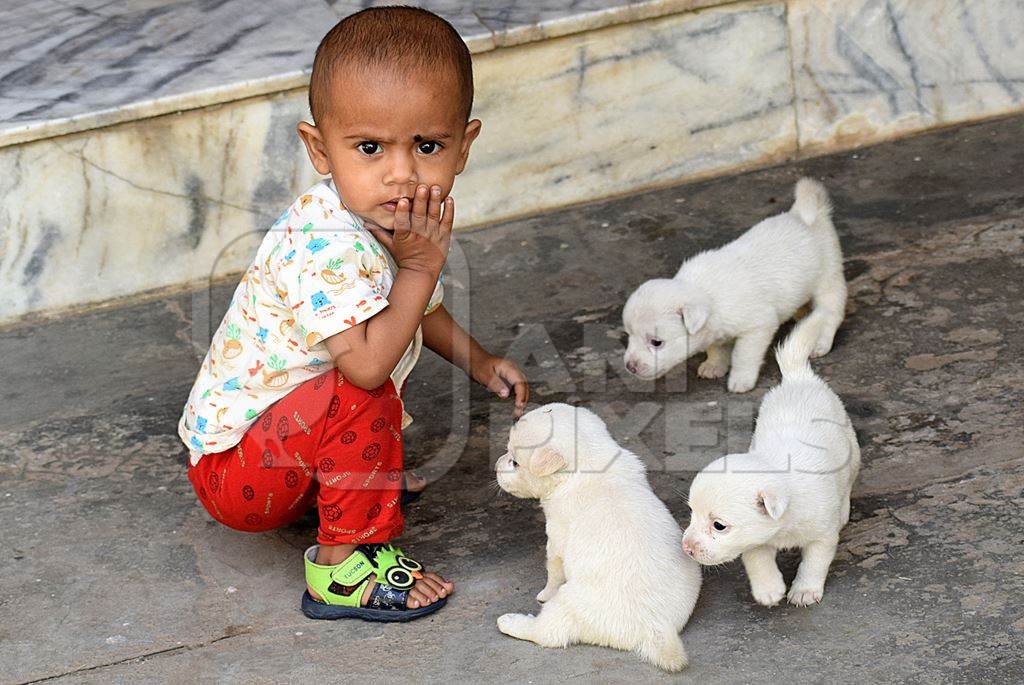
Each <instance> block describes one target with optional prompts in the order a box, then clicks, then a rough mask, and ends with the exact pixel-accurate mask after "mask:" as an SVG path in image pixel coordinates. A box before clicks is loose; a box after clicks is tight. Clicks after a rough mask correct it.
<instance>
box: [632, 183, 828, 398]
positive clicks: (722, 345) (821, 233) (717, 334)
mask: <svg viewBox="0 0 1024 685" xmlns="http://www.w3.org/2000/svg"><path fill="white" fill-rule="evenodd" d="M831 215H832V206H831V204H830V202H829V199H828V194H827V193H826V192H825V188H824V187H823V186H822V185H821V184H820V183H818V182H817V181H813V180H811V179H809V178H804V179H801V180H800V181H798V182H797V184H796V201H795V202H794V203H793V207H792V209H790V210H789V211H788V212H786V213H785V214H779V215H778V216H773V217H771V218H769V219H765V220H764V221H762V222H760V223H759V224H757V225H756V226H754V227H753V228H751V229H750V230H749V231H747V232H746V233H744V234H743V235H741V236H740V237H739V238H737V239H736V240H734V241H732V242H731V243H729V244H727V245H724V246H722V247H720V248H718V249H717V250H709V251H707V252H702V253H700V254H698V255H696V256H694V257H692V258H691V259H688V260H687V261H686V262H684V263H683V265H682V267H681V268H680V269H679V272H678V273H677V274H676V275H675V277H674V278H671V279H668V278H661V279H655V280H652V281H647V282H646V283H644V284H643V285H641V286H640V287H639V288H638V289H637V290H636V291H635V292H634V293H633V294H632V295H631V296H630V297H629V300H628V301H627V302H626V307H625V309H624V310H623V312H622V319H623V323H624V325H625V329H626V333H628V334H629V344H628V346H627V348H626V353H625V358H624V361H625V364H626V368H627V369H629V370H630V371H631V372H633V373H635V374H636V375H637V376H639V377H641V378H644V379H648V380H649V379H653V378H658V377H659V376H662V375H664V374H665V373H667V372H668V371H669V370H671V369H672V368H673V367H675V366H676V365H678V364H680V363H681V362H684V361H686V359H688V358H689V357H691V356H693V355H695V354H697V353H698V352H703V351H707V359H706V360H705V361H704V362H703V363H702V364H701V365H700V367H699V368H698V369H697V375H699V376H701V377H702V378H720V377H721V376H724V375H725V373H726V371H729V367H730V366H732V371H731V372H730V373H729V381H728V384H727V385H728V388H729V390H730V392H746V391H748V390H750V389H752V388H753V387H754V386H755V385H756V384H757V376H758V373H759V371H760V368H761V363H762V362H763V361H764V355H765V352H766V351H767V350H768V347H769V345H771V342H772V338H773V337H775V332H776V331H777V330H778V328H779V326H780V325H781V324H782V323H784V322H785V321H787V320H789V319H790V318H792V317H793V315H794V314H795V313H796V311H797V310H798V309H799V308H800V307H801V306H802V305H804V304H806V303H807V302H808V301H811V300H813V302H814V311H815V312H818V313H820V314H821V316H822V321H823V325H822V328H821V333H820V336H819V338H818V340H816V341H815V344H814V347H813V349H812V353H811V356H814V357H819V356H821V355H823V354H826V353H827V352H828V351H829V350H830V349H832V339H833V337H834V336H835V332H836V329H837V328H839V324H840V323H842V320H843V315H844V313H845V308H846V281H845V280H844V279H843V255H842V251H841V249H840V247H839V237H838V236H837V235H836V230H835V227H834V226H833V225H832V219H831ZM652 341H661V345H660V346H656V343H652Z"/></svg>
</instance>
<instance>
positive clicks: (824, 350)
mask: <svg viewBox="0 0 1024 685" xmlns="http://www.w3.org/2000/svg"><path fill="white" fill-rule="evenodd" d="M831 349H832V337H831V336H829V337H827V338H818V342H816V343H814V347H813V348H811V359H817V358H818V357H824V356H825V355H826V354H828V353H829V351H830V350H831Z"/></svg>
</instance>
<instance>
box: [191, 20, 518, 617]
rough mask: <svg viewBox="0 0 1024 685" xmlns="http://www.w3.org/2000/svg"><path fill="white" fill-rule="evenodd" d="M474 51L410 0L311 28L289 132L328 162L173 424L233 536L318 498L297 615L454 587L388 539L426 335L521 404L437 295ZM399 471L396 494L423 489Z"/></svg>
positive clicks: (235, 309)
mask: <svg viewBox="0 0 1024 685" xmlns="http://www.w3.org/2000/svg"><path fill="white" fill-rule="evenodd" d="M472 102H473V74H472V63H471V60H470V55H469V50H468V49H467V48H466V45H465V43H464V42H463V41H462V39H461V38H460V37H459V35H458V33H457V32H456V31H455V29H453V28H452V27H451V25H449V24H448V23H447V22H445V21H444V20H443V19H441V18H440V17H437V16H436V15H434V14H431V13H430V12H427V11H425V10H421V9H416V8H412V7H382V8H372V9H367V10H364V11H362V12H359V13H357V14H354V15H352V16H350V17H348V18H346V19H344V20H343V21H341V22H340V23H339V24H338V25H337V26H335V27H334V28H333V29H331V31H330V32H329V33H328V34H327V35H326V36H325V37H324V39H323V41H321V43H320V46H319V47H318V49H317V52H316V58H315V61H314V63H313V73H312V77H311V80H310V88H309V104H310V110H311V112H312V115H313V121H314V122H315V123H314V124H312V125H311V124H308V123H305V122H303V123H300V124H299V125H298V132H299V135H300V136H301V138H302V141H303V143H305V146H306V150H307V152H308V153H309V159H310V161H311V162H312V163H313V166H314V167H315V168H316V170H317V171H318V172H319V173H320V174H323V175H329V176H330V178H329V179H328V180H325V181H322V182H320V183H317V184H316V185H315V186H313V187H312V188H310V189H309V190H308V191H306V192H305V193H303V194H302V195H301V196H300V197H299V198H298V199H297V200H296V201H295V202H294V203H293V204H292V206H291V207H289V208H288V210H287V211H286V212H285V213H284V214H282V215H281V217H280V218H279V219H278V220H277V221H276V222H275V223H274V226H273V227H272V229H271V230H270V231H269V232H268V233H267V235H266V237H265V238H264V239H263V242H262V244H261V245H260V248H259V250H258V252H257V254H256V258H255V259H254V260H253V263H252V265H251V266H250V267H249V269H248V270H247V272H246V274H245V276H244V277H243V278H242V281H241V283H239V285H238V288H237V289H236V290H235V294H234V297H233V299H232V301H231V304H230V306H229V307H228V311H227V313H226V314H225V315H224V320H223V321H222V322H221V325H220V327H219V328H218V330H217V332H216V334H215V335H214V338H213V341H212V343H211V346H210V351H209V352H208V353H207V355H206V358H205V359H204V361H203V364H202V367H201V368H200V370H199V374H198V376H197V378H196V381H195V385H194V386H193V388H192V392H191V394H190V396H189V399H188V404H187V405H186V407H185V411H184V413H183V415H182V417H181V421H180V423H179V427H178V432H179V434H180V435H181V437H182V439H183V440H184V441H185V443H186V445H188V447H189V450H190V453H191V460H190V461H191V464H190V467H189V480H190V481H191V482H192V484H193V486H194V487H195V489H196V492H197V493H198V495H199V499H200V501H201V502H202V503H203V506H205V507H206V510H207V511H208V512H209V513H210V515H211V516H212V517H213V518H215V519H216V520H218V521H220V522H221V523H224V524H225V525H228V526H230V527H231V528H235V529H237V530H244V531H266V530H271V529H273V528H278V527H281V526H284V525H287V524H288V523H290V522H292V521H294V520H296V519H297V518H298V517H299V516H301V515H302V514H303V513H304V512H305V511H306V510H307V509H309V508H310V507H311V506H312V505H313V504H314V503H315V504H316V506H317V508H318V511H319V515H320V527H319V531H318V535H317V542H318V543H319V544H318V545H314V546H312V547H310V548H309V549H308V550H307V551H306V554H305V564H306V584H307V591H306V592H305V593H304V594H303V598H302V609H303V612H304V613H305V614H306V615H307V616H309V617H311V618H342V617H357V618H363V619H367V620H378V621H404V620H410V619H412V618H417V617H419V616H422V615H425V614H428V613H432V612H433V611H436V610H437V609H438V608H440V607H441V606H442V605H443V604H444V603H445V602H446V598H447V596H448V595H449V594H451V592H452V591H453V589H454V586H453V584H452V583H450V582H449V581H447V580H445V579H444V578H442V577H441V576H439V575H437V574H435V573H425V572H423V571H422V566H421V565H420V564H419V563H418V562H416V561H414V560H413V559H411V558H409V557H406V556H404V554H403V553H402V551H401V550H400V549H398V548H397V547H395V546H393V545H391V544H390V543H389V541H390V540H392V539H393V538H395V537H396V536H398V535H399V534H401V532H402V526H403V519H402V509H401V498H402V492H403V482H406V478H405V474H404V470H403V461H402V429H403V428H405V426H406V425H407V423H408V421H410V420H411V419H409V418H408V415H407V414H405V412H404V410H403V405H402V400H401V396H400V393H401V392H402V390H403V387H404V383H405V380H406V378H407V377H408V375H409V372H410V371H411V370H412V368H413V366H414V365H415V363H416V360H417V358H418V356H419V354H420V349H421V347H422V345H426V346H427V347H429V348H430V349H432V350H433V351H434V352H436V353H438V354H439V355H441V356H442V357H444V358H445V359H447V360H448V361H449V362H451V363H452V364H455V365H457V366H459V367H460V368H461V369H463V370H464V371H465V372H466V373H467V374H468V375H470V376H471V377H472V378H473V379H474V380H476V381H477V382H479V383H481V384H483V385H485V386H487V387H488V388H489V389H491V390H492V391H494V392H495V393H497V394H498V395H499V396H500V397H502V398H507V397H510V396H514V398H515V412H516V414H517V415H519V414H521V413H522V410H523V408H524V407H525V405H526V402H527V400H528V396H529V388H528V385H527V382H526V378H525V376H524V375H523V373H522V371H521V370H520V369H519V367H517V366H516V364H515V363H514V362H512V361H509V360H507V359H502V358H498V357H495V356H493V355H491V354H489V353H488V352H486V351H485V350H484V349H483V348H482V347H481V346H480V345H479V344H478V343H477V342H476V341H475V340H474V339H473V338H472V337H470V336H469V335H468V334H467V333H466V332H465V331H464V330H463V329H462V328H461V327H459V325H458V324H457V323H455V322H454V321H453V320H452V318H451V316H450V315H449V314H448V312H447V311H446V310H445V308H444V306H443V305H442V304H441V300H442V295H443V290H442V287H441V284H440V282H439V278H440V273H441V268H442V267H443V265H444V263H445V259H446V257H447V254H448V247H449V243H450V240H451V230H452V222H453V218H454V212H455V203H454V200H453V199H452V198H451V197H450V196H449V194H448V193H449V192H450V190H451V188H452V184H453V183H454V181H455V176H456V175H457V174H459V173H461V172H462V170H463V168H464V167H465V165H466V159H467V158H468V155H469V149H470V146H471V145H472V143H473V141H474V140H475V139H476V137H477V135H478V134H479V132H480V121H479V120H476V119H474V120H470V119H469V114H470V110H471V108H472ZM423 485H424V483H423V482H422V481H414V480H413V479H411V478H410V479H409V481H408V484H407V486H406V487H407V488H408V489H409V490H410V491H412V490H418V489H422V487H423Z"/></svg>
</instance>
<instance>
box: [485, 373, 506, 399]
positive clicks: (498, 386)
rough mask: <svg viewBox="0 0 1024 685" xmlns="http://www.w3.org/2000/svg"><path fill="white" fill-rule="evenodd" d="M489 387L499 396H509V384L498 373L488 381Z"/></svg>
mask: <svg viewBox="0 0 1024 685" xmlns="http://www.w3.org/2000/svg"><path fill="white" fill-rule="evenodd" d="M487 389H488V390H490V391H491V392H493V393H494V394H495V395H497V396H498V397H501V398H505V397H508V384H507V383H505V380H504V379H503V378H502V377H501V376H499V375H498V374H494V375H493V376H491V380H489V381H487Z"/></svg>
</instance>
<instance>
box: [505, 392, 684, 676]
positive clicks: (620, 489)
mask: <svg viewBox="0 0 1024 685" xmlns="http://www.w3.org/2000/svg"><path fill="white" fill-rule="evenodd" d="M495 469H496V471H497V477H498V484H499V485H500V486H501V488H502V489H503V490H505V491H506V492H509V493H511V494H513V495H515V496H516V497H528V498H538V499H540V503H541V507H542V508H543V510H544V515H545V517H546V521H547V524H546V530H547V536H548V543H547V574H548V580H547V585H545V587H544V589H543V590H541V591H540V594H538V595H537V600H538V601H540V602H544V603H545V604H544V606H543V608H542V609H541V611H540V613H539V614H538V615H537V616H533V615H526V614H505V615H504V616H502V617H501V618H499V619H498V629H499V630H501V632H503V633H505V634H506V635H511V636H512V637H516V638H519V639H521V640H530V641H532V642H536V643H537V644H539V645H542V646H544V647H565V646H567V645H570V644H573V643H585V644H594V645H601V646H605V647H613V648H615V649H623V650H630V651H635V652H637V653H638V654H639V655H640V656H641V657H642V658H644V659H646V660H647V661H650V662H652V663H654V664H655V665H657V666H659V667H660V668H663V669H665V670H666V671H678V670H680V669H682V668H684V667H685V666H686V664H687V656H686V651H685V649H684V648H683V643H682V640H680V638H679V631H680V630H682V628H683V626H684V625H686V621H687V620H688V619H689V618H690V613H691V612H692V611H693V606H694V604H695V603H696V601H697V595H698V594H699V592H700V581H701V577H700V567H699V566H698V565H697V564H696V563H694V562H693V561H692V560H691V559H687V558H686V557H685V556H684V555H683V553H682V547H681V543H682V532H681V531H680V530H679V526H678V525H677V524H676V522H675V520H674V519H673V518H672V516H671V514H670V513H669V511H668V508H667V507H666V506H665V504H664V503H663V502H662V501H661V500H660V499H658V498H657V496H655V494H654V493H653V492H652V491H651V487H650V485H649V484H648V483H647V477H646V475H645V470H644V465H643V462H641V461H640V459H639V458H638V457H637V456H636V455H635V454H633V453H632V452H629V451H627V450H624V449H622V448H621V447H619V445H618V444H617V443H616V442H615V440H614V439H612V437H611V436H610V435H609V434H608V429H607V427H606V426H605V424H604V422H603V421H602V420H601V419H600V418H598V417H597V415H595V414H594V413H593V412H590V411H588V410H586V409H582V408H575V407H571V406H569V405H566V404H548V405H545V406H543V407H541V408H539V409H535V410H533V411H531V412H529V413H528V414H526V415H525V416H523V418H521V419H520V420H519V421H518V422H517V423H516V424H515V425H514V426H513V427H512V430H511V432H510V434H509V445H508V453H506V454H505V455H503V456H502V457H501V458H500V459H498V463H497V464H496V466H495Z"/></svg>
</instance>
